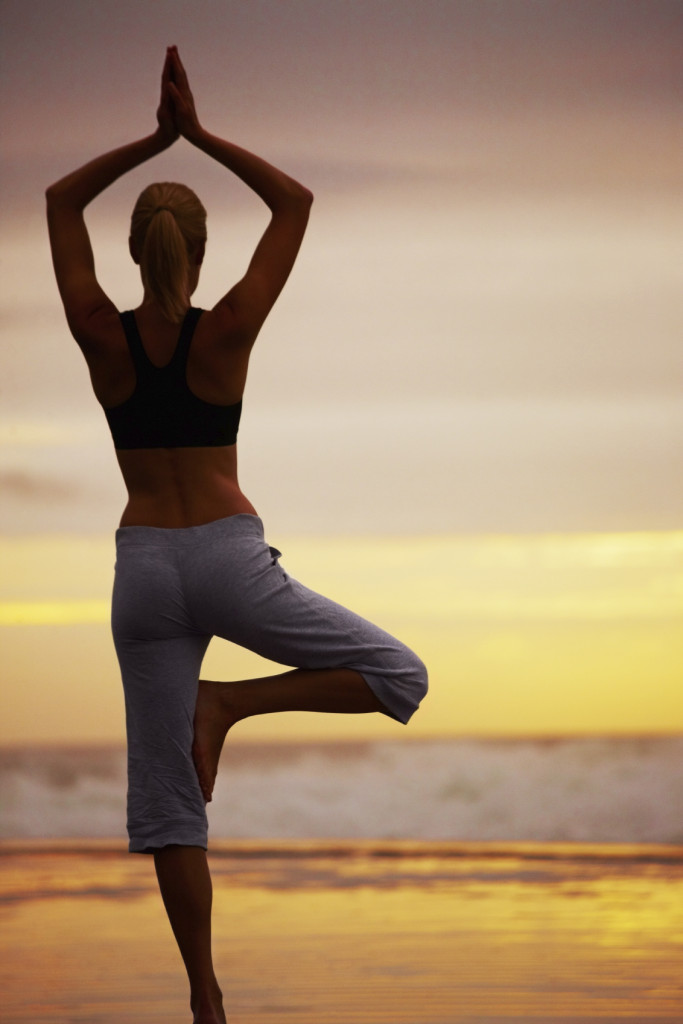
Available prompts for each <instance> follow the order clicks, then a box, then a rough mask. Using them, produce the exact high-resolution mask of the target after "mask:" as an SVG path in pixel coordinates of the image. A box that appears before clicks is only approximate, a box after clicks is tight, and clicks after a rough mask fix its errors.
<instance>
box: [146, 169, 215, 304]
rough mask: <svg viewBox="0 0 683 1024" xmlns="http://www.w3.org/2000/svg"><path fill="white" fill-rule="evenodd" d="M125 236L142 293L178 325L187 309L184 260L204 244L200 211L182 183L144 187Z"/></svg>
mask: <svg viewBox="0 0 683 1024" xmlns="http://www.w3.org/2000/svg"><path fill="white" fill-rule="evenodd" d="M130 237H131V242H132V244H133V247H134V249H135V252H136V254H137V258H138V261H139V263H140V274H141V276H142V283H143V286H144V288H145V290H146V291H148V292H150V293H151V294H152V295H153V297H154V298H155V299H156V301H157V302H158V303H159V305H160V307H161V310H162V312H163V314H164V316H165V317H166V318H167V319H168V320H171V321H172V322H173V323H179V322H180V321H181V320H182V318H183V317H184V315H185V313H186V312H187V310H188V308H189V306H190V257H191V256H193V255H194V254H195V253H196V252H197V250H198V249H199V248H200V246H201V245H202V244H203V243H204V242H205V241H206V210H205V209H204V207H203V206H202V204H201V203H200V201H199V199H198V198H197V196H196V195H195V194H194V192H192V190H191V189H189V188H187V187H186V186H185V185H176V184H173V183H171V182H160V183H158V184H155V185H149V186H148V187H147V188H146V189H145V190H144V192H142V194H141V195H140V197H139V199H138V201H137V203H136V204H135V209H134V210H133V216H132V219H131V226H130Z"/></svg>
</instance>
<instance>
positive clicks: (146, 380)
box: [104, 307, 242, 449]
mask: <svg viewBox="0 0 683 1024" xmlns="http://www.w3.org/2000/svg"><path fill="white" fill-rule="evenodd" d="M203 312H204V311H203V310H202V309H197V308H195V307H190V309H188V311H187V314H186V316H185V319H184V320H183V323H182V327H181V328H180V337H179V338H178V344H177V345H176V348H175V352H174V353H173V356H172V357H171V361H170V362H169V363H167V364H166V365H165V366H155V365H154V363H153V362H151V360H150V359H149V356H148V355H147V353H146V352H145V349H144V347H143V344H142V339H141V338H140V333H139V331H138V326H137V323H136V321H135V314H134V313H133V312H131V311H129V312H127V313H120V314H119V315H120V317H121V323H122V325H123V330H124V331H125V334H126V340H127V342H128V348H129V349H130V354H131V358H132V360H133V366H134V367H135V377H136V382H135V390H134V391H133V394H132V395H131V396H130V398H127V399H126V400H125V402H121V404H120V405H115V406H112V407H110V408H108V409H105V410H104V414H105V416H106V417H107V422H108V424H109V429H110V430H111V433H112V437H113V438H114V447H115V448H117V449H130V448H204V447H207V448H208V447H219V446H221V445H232V444H234V443H235V441H236V440H237V429H238V427H239V422H240V415H241V413H242V400H241V399H240V400H239V402H235V403H234V405H214V404H213V403H212V402H204V401H202V399H201V398H198V397H197V396H196V395H195V394H194V393H193V392H192V391H190V388H189V386H188V383H187V377H186V371H187V357H188V353H189V351H190V344H191V342H192V336H193V334H194V331H195V327H196V326H197V322H198V320H199V318H200V316H201V315H202V313H203Z"/></svg>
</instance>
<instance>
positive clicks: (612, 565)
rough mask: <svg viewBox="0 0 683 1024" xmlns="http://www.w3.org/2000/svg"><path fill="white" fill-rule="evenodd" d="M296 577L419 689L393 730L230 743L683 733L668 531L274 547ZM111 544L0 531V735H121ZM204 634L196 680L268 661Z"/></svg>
mask: <svg viewBox="0 0 683 1024" xmlns="http://www.w3.org/2000/svg"><path fill="white" fill-rule="evenodd" d="M276 543H278V544H279V546H281V548H282V549H283V551H284V557H283V565H284V566H285V567H286V569H287V571H288V572H290V573H291V574H292V575H293V576H295V577H297V578H300V579H302V580H303V581H304V582H305V583H306V584H307V585H308V586H310V587H312V588H313V589H315V590H319V591H320V592H322V593H325V594H327V595H328V596H330V597H331V598H333V599H334V600H336V601H339V602H340V603H342V604H347V605H349V606H350V607H352V608H354V609H356V610H357V611H358V612H359V613H360V614H362V615H364V616H366V617H367V618H370V619H372V620H374V621H376V622H377V623H378V624H379V625H380V626H383V627H384V628H386V629H387V630H389V632H392V633H394V634H395V635H397V636H398V637H400V638H401V639H402V640H404V641H405V642H406V643H407V644H408V645H409V646H411V647H413V648H414V649H415V650H416V651H417V652H418V653H419V654H420V655H421V656H422V657H423V658H424V660H425V662H426V663H427V665H428V668H429V671H430V678H431V691H430V694H429V697H428V699H427V701H426V702H425V705H424V707H423V708H422V709H421V710H420V712H419V714H418V715H416V716H415V719H414V720H413V722H412V723H411V726H410V729H409V731H408V732H406V733H403V732H402V731H398V732H397V727H396V726H395V724H394V723H391V722H387V721H386V720H384V719H383V718H381V717H380V716H353V717H352V718H350V717H347V716H338V715H334V716H322V715H310V714H309V715H306V714H295V713H291V714H289V715H288V716H287V717H286V719H285V720H283V719H282V717H281V716H262V717H260V718H256V719H252V720H250V721H249V722H244V723H240V726H239V728H238V730H237V733H238V738H239V737H240V736H243V737H244V738H246V739H258V740H267V739H282V738H286V739H295V738H307V739H312V740H314V739H343V738H346V739H351V738H360V739H362V738H376V737H378V736H384V737H386V736H393V737H399V736H400V737H403V736H404V735H405V736H415V737H426V736H444V735H454V734H463V733H469V734H476V735H486V734H490V735H510V736H514V735H530V734H534V735H548V734H581V733H599V732H602V733H626V732H631V733H635V732H655V733H656V732H660V733H666V732H668V733H671V732H676V731H683V692H682V691H681V685H680V684H681V679H683V629H682V628H681V626H682V624H683V622H682V620H683V533H681V532H668V533H637V534H636V533H634V534H611V535H605V534H587V535H580V534H576V535H566V536H562V535H548V536H518V537H513V536H507V537H506V536H501V537H495V536H491V537H466V536H453V537H405V538H397V537H393V538H392V537H387V538H354V537H343V538H331V537H313V538H307V539H304V538H295V539H291V540H286V539H285V540H281V539H280V538H277V539H276ZM113 562H114V551H113V542H112V540H111V538H102V537H90V538H87V537H77V536H69V537H35V538H33V537H22V538H16V539H12V538H0V565H1V566H2V569H1V570H0V626H1V627H2V649H3V670H4V678H3V682H4V684H5V685H4V688H3V694H4V696H3V700H4V710H3V716H0V742H5V743H7V742H21V741H23V742H36V741H38V740H40V741H44V742H50V741H56V740H60V741H65V742H66V741H70V742H73V741H76V740H78V741H81V742H83V741H93V742H94V741H101V740H110V741H112V740H116V741H120V740H122V739H123V718H122V713H121V707H122V697H121V690H120V681H119V678H118V670H117V665H116V658H115V655H114V651H113V644H112V640H111V634H110V629H109V594H110V592H111V583H112V577H113ZM282 670H283V667H282V666H279V665H273V664H272V663H270V662H267V661H265V660H263V659H261V658H258V657H257V656H256V655H254V654H252V653H250V652H248V651H245V650H243V649H241V648H239V647H235V646H233V645H232V644H228V643H225V642H223V641H220V640H217V641H214V642H212V644H211V645H210V647H209V651H208V653H207V656H206V659H205V662H204V666H203V669H202V672H203V674H204V675H205V676H206V677H208V678H215V679H250V678H253V677H254V676H258V675H264V674H271V673H273V672H279V671H282Z"/></svg>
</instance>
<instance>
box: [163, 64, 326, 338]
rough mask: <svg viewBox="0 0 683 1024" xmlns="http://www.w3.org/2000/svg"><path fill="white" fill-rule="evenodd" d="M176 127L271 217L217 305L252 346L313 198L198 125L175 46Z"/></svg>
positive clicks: (281, 283)
mask: <svg viewBox="0 0 683 1024" xmlns="http://www.w3.org/2000/svg"><path fill="white" fill-rule="evenodd" d="M169 54H170V58H171V82H170V85H169V92H170V95H171V97H172V99H173V108H174V115H175V124H176V126H177V128H178V130H179V132H180V134H181V135H182V136H183V137H184V138H186V139H187V140H188V142H190V143H192V145H194V146H196V147H197V148H198V149H201V150H202V152H204V153H206V154H207V155H208V156H210V157H212V158H213V159H214V160H217V161H218V163H220V164H222V165H223V166H224V167H226V168H227V169H228V170H229V171H232V173H233V174H235V175H237V177H238V178H240V179H241V180H242V181H243V182H244V183H245V185H247V186H248V187H249V188H251V189H252V190H253V191H254V192H255V193H256V194H257V195H258V196H259V197H260V198H261V199H262V200H263V202H264V203H265V204H266V206H267V207H268V208H269V210H270V212H271V219H270V223H269V224H268V227H267V228H266V230H265V232H264V234H263V235H262V237H261V239H260V241H259V243H258V245H257V246H256V250H255V251H254V254H253V256H252V258H251V261H250V263H249V267H248V269H247V272H246V274H245V275H244V277H243V278H242V280H241V281H239V282H238V283H237V284H236V285H234V287H233V288H231V289H230V291H229V292H228V293H227V295H225V296H224V297H223V298H222V299H221V300H220V302H219V303H218V304H217V306H216V307H215V308H216V311H217V312H219V311H221V310H223V311H225V312H226V313H227V314H228V316H229V318H232V321H233V330H234V325H235V322H236V324H237V329H238V333H239V334H241V335H242V336H243V337H244V339H245V340H246V341H253V340H254V338H255V337H256V334H257V333H258V330H259V329H260V327H261V325H262V323H263V321H264V320H265V318H266V316H267V315H268V313H269V312H270V310H271V308H272V306H273V303H274V302H275V300H276V299H277V297H278V295H279V294H280V292H281V291H282V288H283V286H284V284H285V282H286V280H287V278H288V277H289V274H290V271H291V269H292V267H293V265H294V261H295V259H296V257H297V253H298V252H299V248H300V246H301V241H302V239H303V236H304V232H305V231H306V225H307V223H308V217H309V212H310V208H311V203H312V202H313V194H312V193H311V192H310V191H309V190H308V189H307V188H305V187H304V186H303V185H300V184H299V183H298V182H297V181H295V180H294V179H293V178H290V177H289V175H287V174H285V173H284V172H283V171H280V170H278V169H277V168H276V167H273V166H272V164H269V163H267V162H266V161H265V160H263V159H261V157H258V156H255V155H254V154H253V153H249V152H247V150H245V149H242V148H240V147H239V146H236V145H234V143H232V142H227V141H226V140H224V139H220V138H217V137H216V136H215V135H211V134H210V133H209V132H207V131H206V130H205V129H204V128H203V127H202V125H201V124H200V123H199V119H198V117H197V112H196V110H195V105H194V100H193V97H192V93H191V91H190V88H189V85H188V81H187V75H186V73H185V69H184V67H183V65H182V63H181V60H180V57H179V56H178V51H177V50H176V49H175V47H171V49H170V50H169Z"/></svg>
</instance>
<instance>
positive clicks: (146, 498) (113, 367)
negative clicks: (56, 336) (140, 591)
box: [82, 304, 256, 528]
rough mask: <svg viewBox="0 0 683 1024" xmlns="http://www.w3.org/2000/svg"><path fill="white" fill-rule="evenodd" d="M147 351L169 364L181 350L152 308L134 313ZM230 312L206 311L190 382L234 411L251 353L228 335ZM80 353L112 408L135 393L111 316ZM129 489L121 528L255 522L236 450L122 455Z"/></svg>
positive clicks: (173, 330)
mask: <svg viewBox="0 0 683 1024" xmlns="http://www.w3.org/2000/svg"><path fill="white" fill-rule="evenodd" d="M135 315H136V321H137V325H138V330H139V333H140V337H141V339H142V343H143V346H144V349H145V352H146V354H147V356H148V358H149V359H150V361H151V362H152V363H153V364H154V365H156V366H164V365H166V364H167V363H168V362H169V361H170V360H171V358H172V356H173V353H174V351H175V347H176V345H177V343H178V334H179V327H178V325H177V324H171V323H169V322H168V321H167V320H165V319H164V318H163V317H162V316H160V314H159V312H158V310H156V309H155V307H154V305H152V304H147V305H145V304H143V306H141V307H140V308H139V309H137V310H136V311H135ZM229 326H230V325H229V324H227V323H226V315H225V311H222V312H221V311H208V312H205V313H204V315H203V316H202V318H201V320H200V321H199V323H198V325H197V329H196V332H195V335H194V337H193V339H192V344H191V347H190V351H189V355H188V361H187V372H186V380H187V385H188V387H189V388H190V390H191V391H192V392H193V393H194V394H195V395H196V396H197V397H198V398H200V399H202V400H203V401H205V402H211V403H213V404H216V405H230V404H232V403H234V402H236V401H238V400H239V399H240V398H241V397H242V392H243V389H244V384H245V381H246V376H247V366H248V359H249V348H250V346H248V345H245V344H243V343H241V342H240V339H239V338H238V337H236V336H235V332H234V331H233V332H231V331H230V330H229ZM82 348H83V351H84V354H85V356H86V360H87V362H88V366H89V369H90V376H91V380H92V384H93V389H94V391H95V395H96V396H97V398H98V400H99V401H100V403H101V404H102V405H103V406H104V407H105V408H106V407H109V406H115V405H118V404H119V403H121V402H124V401H125V400H126V399H127V398H128V397H129V396H130V395H131V393H132V391H133V389H134V387H135V370H134V367H133V363H132V359H131V356H130V352H129V349H128V344H127V341H126V337H125V334H124V331H123V328H122V326H121V322H120V320H119V318H118V315H113V316H112V315H111V313H110V312H109V311H108V312H107V313H106V314H105V315H104V316H103V317H102V318H101V322H100V325H99V329H97V330H96V337H92V338H91V343H90V344H89V343H88V339H84V341H83V344H82ZM116 455H117V459H118V463H119V466H120V468H121V472H122V474H123V479H124V482H125V484H126V488H127V490H128V502H127V504H126V507H125V509H124V512H123V515H122V518H121V525H122V526H134V525H135V526H158V527H164V528H178V527H185V526H199V525H202V524H204V523H207V522H211V521H212V520H214V519H221V518H224V517H226V516H231V515H235V514H237V513H240V512H246V513H250V514H252V515H255V514H256V512H255V509H254V507H253V505H252V504H251V502H250V501H249V500H248V499H247V498H246V497H245V495H244V494H243V493H242V491H241V490H240V486H239V482H238V478H237V446H236V444H233V445H221V446H209V447H201V448H197V447H187V448H182V447H181V448H136V449H125V450H117V452H116Z"/></svg>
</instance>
